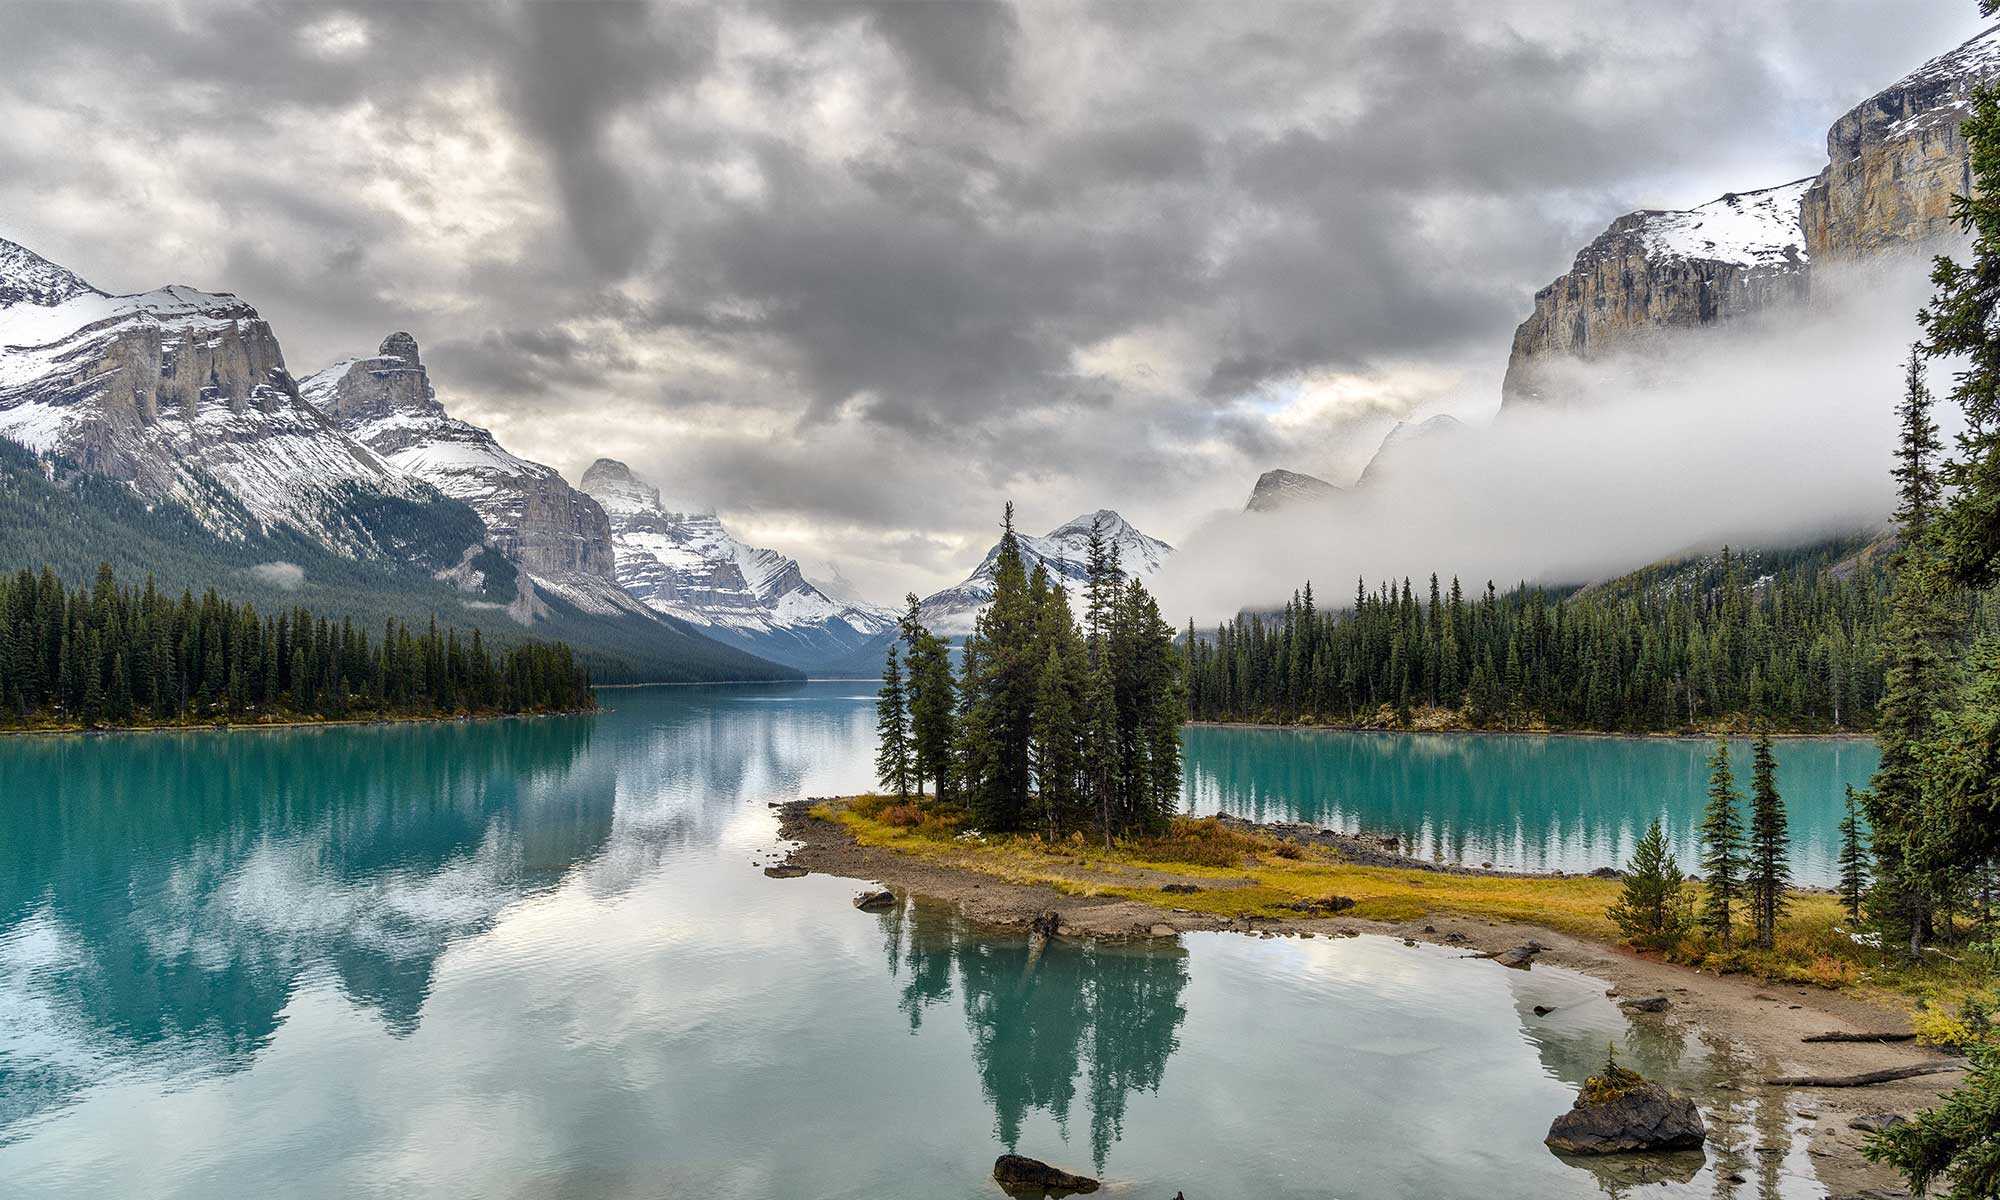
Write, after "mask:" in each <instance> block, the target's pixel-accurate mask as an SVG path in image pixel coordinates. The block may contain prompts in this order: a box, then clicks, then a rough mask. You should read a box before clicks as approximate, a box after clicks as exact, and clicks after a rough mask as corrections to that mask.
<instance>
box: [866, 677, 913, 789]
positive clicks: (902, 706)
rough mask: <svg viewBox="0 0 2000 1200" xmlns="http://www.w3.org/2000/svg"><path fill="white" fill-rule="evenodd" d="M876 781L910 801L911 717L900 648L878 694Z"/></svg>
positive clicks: (876, 709) (876, 700)
mask: <svg viewBox="0 0 2000 1200" xmlns="http://www.w3.org/2000/svg"><path fill="white" fill-rule="evenodd" d="M875 732H876V736H877V738H878V739H879V748H878V749H877V750H876V751H875V780H876V783H877V784H878V785H879V786H880V787H881V788H882V789H883V790H885V791H890V792H894V793H895V794H896V795H898V796H900V797H903V798H905V799H907V798H908V797H909V794H910V714H909V705H908V702H907V699H906V697H905V696H904V694H903V665H902V663H901V662H900V661H899V660H898V659H897V657H896V644H895V643H894V642H891V643H889V653H888V658H887V661H886V663H885V664H884V665H883V667H882V690H881V691H879V692H877V693H876V694H875Z"/></svg>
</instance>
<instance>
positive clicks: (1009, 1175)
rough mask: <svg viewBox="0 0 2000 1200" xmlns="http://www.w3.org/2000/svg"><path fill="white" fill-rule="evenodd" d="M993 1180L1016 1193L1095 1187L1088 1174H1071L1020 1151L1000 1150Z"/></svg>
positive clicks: (1039, 1193) (1054, 1192) (1038, 1193)
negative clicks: (1009, 1152)
mask: <svg viewBox="0 0 2000 1200" xmlns="http://www.w3.org/2000/svg"><path fill="white" fill-rule="evenodd" d="M993 1182H995V1183H997V1184H999V1185H1000V1186H1001V1188H1002V1189H1004V1190H1005V1191H1007V1192H1008V1193H1009V1194H1011V1195H1016V1196H1072V1195H1076V1194H1077V1193H1080V1192H1094V1191H1096V1190H1097V1188H1098V1183H1097V1181H1096V1180H1095V1179H1092V1178H1090V1177H1089V1176H1087V1175H1072V1174H1070V1173H1069V1172H1068V1171H1064V1170H1061V1169H1059V1168H1056V1167H1052V1166H1050V1165H1049V1164H1047V1163H1045V1162H1043V1161H1041V1160H1040V1159H1035V1158H1026V1157H1024V1156H1022V1155H1019V1154H1003V1155H1001V1156H1000V1157H999V1158H996V1159H994V1160H993Z"/></svg>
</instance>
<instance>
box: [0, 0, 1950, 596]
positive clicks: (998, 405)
mask: <svg viewBox="0 0 2000 1200" xmlns="http://www.w3.org/2000/svg"><path fill="white" fill-rule="evenodd" d="M1972 10H1973V6H1972V4H1971V3H1970V0H1966V2H1964V3H1958V2H1948V0H1937V2H1930V0H1926V2H1924V3H1920V4H1910V3H1908V2H1907V0H1771V2H1768V3H1762V4H1756V5H1743V4H1739V3H1734V2H1726V3H1725V2H1722V0H1703V2H1697V3H1694V4H1688V5H1660V4H1655V3H1636V2H1635V3H1617V2H1605V0H1569V2H1553V3H1552V2H1549V0H1533V2H1529V0H1522V2H1521V3H1504V2H1494V0H1477V2H1473V0H1468V2H1465V3H1443V2H1441V3H1426V4H1409V3H1395V2H1389V0H1382V2H1365V3H1364V2H1351V3H1324V4H1310V5H1306V4H1284V5H1281V4H1260V3H1251V4H1226V5H1225V4H1219V3H1218V4H1209V5H1162V4H1152V3H1137V4H1129V5H1123V4H1076V3H1071V2H1067V0H1065V2H1060V3H1048V4H1039V3H1037V4H1024V5H1020V6H1008V5H985V4H974V3H890V4H882V5H866V4H844V3H801V4H795V5H782V4H775V5H766V4H727V5H701V6H683V5H637V4H598V3H586V2H582V0H578V2H550V3H543V4H517V5H477V6H475V5H456V4H448V3H429V4H394V5H379V6H377V5H360V4H342V5H333V4H271V3H241V2H228V0H217V2H215V3H192V2H183V3H145V4H133V5H130V6H125V5H113V4H107V3H94V2H90V0H81V2H79V0H61V2H59V3H53V4H46V5H43V4H22V3H0V96H4V103H5V111H6V114H7V120H6V121H5V122H0V236H5V237H10V238H13V239H15V240H18V241H20V242H23V243H24V244H26V245H28V246H29V247H31V248H33V249H36V250H38V251H40V252H42V253H44V254H46V255H48V256H49V257H51V258H53V259H55V260H57V261H59V262H62V263H63V264H65V265H67V266H70V267H72V268H73V269H75V270H77V271H78V272H79V273H80V274H82V275H83V276H85V277H86V278H88V279H90V280H91V281H93V282H94V283H96V284H97V285H98V286H100V287H105V288H109V289H114V290H120V291H124V290H137V289H141V288H146V287H152V286H156V285H159V284H161V283H165V282H170V281H171V282H181V283H188V284H193V285H196V286H201V287H206V288H211V289H216V290H229V291H234V292H237V293H239V294H241V295H243V296H244V297H245V298H246V299H248V300H250V301H251V302H252V303H254V304H256V305H257V306H258V308H259V309H260V310H261V311H262V312H263V313H264V314H265V316H267V317H268V318H269V319H270V320H271V321H272V323H273V326H274V327H275V329H276V330H277V332H278V335H279V337H280V339H281V340H282V341H283V343H284V346H285V350H286V357H287V360H288V362H289V363H290V365H291V366H292V368H293V370H294V372H295V373H298V374H304V373H306V372H308V371H310V370H313V369H315V368H316V367H318V366H320V365H322V364H324V363H325V362H327V361H329V360H331V359H333V358H336V357H340V356H344V355H348V354H353V353H355V352H357V351H367V350H371V349H372V348H373V347H374V346H375V345H376V343H377V342H379V341H380V339H381V337H382V335H383V334H384V333H386V332H388V331H390V330H392V329H407V330H409V331H410V332H412V333H414V334H415V335H416V336H417V338H418V339H419V340H420V341H421V342H422V343H423V344H424V346H425V358H426V360H427V362H428V363H429V365H430V367H431V370H432V373H433V376H434V379H435V381H436V383H437V385H438V387H439V390H440V394H441V396H442V397H443V398H444V400H445V401H446V403H447V404H448V405H449V406H450V407H451V408H452V410H453V411H454V412H455V413H457V414H458V415H461V416H465V417H467V418H468V419H472V420H475V421H479V422H481V423H484V424H487V425H490V426H491V427H493V428H494V429H495V430H496V432H498V433H499V434H500V435H501V437H502V439H503V440H504V441H506V442H507V444H508V445H509V446H510V447H511V448H513V449H515V450H517V451H519V452H521V453H523V454H527V455H529V456H531V457H535V458H539V459H542V460H544V461H548V462H550V463H553V464H555V465H556V466H559V467H561V468H562V469H563V470H564V471H565V472H567V473H568V474H569V475H570V476H571V477H572V478H575V477H576V476H577V475H578V474H580V472H581V470H582V468H583V467H584V466H586V465H587V464H588V463H589V462H590V460H591V459H593V458H595V457H597V456H598V455H600V454H604V455H610V456H613V457H617V458H622V459H624V460H626V461H628V462H630V463H631V464H632V465H633V466H634V467H635V468H636V469H638V470H640V471H641V472H643V473H646V474H649V475H651V476H653V477H654V478H655V479H656V481H657V482H659V483H660V485H661V486H662V488H663V490H664V491H665V492H666V493H667V494H668V495H670V496H673V497H677V498H679V499H681V500H682V501H683V502H685V503H689V504H696V505H701V506H704V507H706V506H713V507H715V508H716V509H718V510H719V511H720V512H721V513H722V514H723V516H724V518H725V519H726V520H727V521H729V523H730V524H731V525H732V526H733V527H734V528H735V529H736V530H737V532H738V533H739V534H741V535H744V536H747V537H749V538H751V539H753V540H756V541H759V542H762V543H764V544H772V545H777V546H779V547H781V548H783V549H785V550H788V551H790V552H793V553H796V554H799V555H801V556H802V557H807V558H811V559H820V560H832V561H835V562H837V563H839V565H840V567H841V568H842V570H843V571H844V572H845V573H846V575H848V576H849V577H851V578H852V579H853V580H855V581H856V582H857V583H858V584H859V585H860V586H861V587H862V589H863V590H864V591H866V592H867V593H869V594H870V595H872V596H874V597H875V598H877V599H882V598H887V597H893V596H896V595H900V594H901V593H902V592H903V591H905V590H908V589H911V588H915V589H917V590H920V591H921V590H926V589H928V588H929V587H933V586H936V585H939V584H943V583H948V582H950V581H952V580H954V579H956V578H957V577H959V576H961V575H962V574H964V572H965V570H966V569H967V568H968V567H969V566H970V565H971V564H972V562H974V561H976V559H977V557H978V555H979V553H981V552H982V551H983V549H984V547H985V546H986V544H988V543H989V542H990V541H991V538H992V531H993V525H994V518H995V514H996V513H997V510H998V507H999V503H1000V501H1001V500H1002V499H1003V498H1006V497H1012V498H1013V499H1015V500H1016V501H1017V502H1018V504H1019V506H1020V509H1021V513H1022V519H1023V523H1024V524H1025V525H1027V526H1029V527H1030V528H1033V529H1040V528H1045V527H1048V526H1052V525H1054V524H1056V523H1057V522H1059V521H1061V520H1063V519H1065V518H1067V517H1069V516H1071V515H1074V514H1075V513H1076V512H1079V511H1083V510H1087V509H1090V508H1095V507H1099V506H1110V507H1115V508H1118V509H1119V510H1121V511H1123V512H1124V513H1126V515H1127V516H1129V517H1131V518H1132V519H1133V520H1134V521H1135V522H1136V523H1138V524H1139V525H1140V526H1141V527H1142V528H1145V529H1147V530H1148V531H1149V532H1152V533H1155V534H1157V535H1159V536H1163V537H1166V538H1167V539H1169V540H1177V539H1180V538H1183V537H1185V536H1188V535H1189V534H1191V533H1192V532H1193V531H1194V530H1196V529H1197V528H1198V527H1199V526H1200V525H1201V524H1202V522H1203V521H1204V520H1205V519H1206V518H1207V517H1208V516H1209V515H1210V514H1212V513H1213V512H1214V511H1215V510H1217V509H1219V508H1233V507H1238V506H1240V505H1241V502H1242V498H1243V496H1244V495H1245V494H1246V493H1247V491H1248V488H1249V486H1250V483H1251V482H1252V480H1254V478H1255V477H1256V475H1257V474H1258V473H1259V472H1261V471H1263V470H1265V469H1267V468H1269V467H1273V466H1286V467H1290V468H1293V469H1297V470H1305V471H1312V472H1316V473H1321V474H1325V475H1328V476H1330V477H1333V478H1336V479H1341V478H1344V477H1345V476H1346V475H1351V474H1352V472H1353V471H1354V470H1356V469H1358V467H1359V465H1360V463H1361V462H1362V461H1364V460H1365V459H1366V457H1367V454H1368V452H1370V451H1371V450H1372V449H1373V442H1374V441H1375V440H1376V439H1379V437H1380V434H1381V432H1382V430H1383V428H1385V427H1386V425H1387V424H1388V423H1389V422H1391V421H1392V420H1393V419H1395V418H1396V417H1398V416H1402V415H1406V414H1417V415H1428V414H1430V413H1434V412H1453V413H1457V414H1459V415H1462V416H1466V417H1468V418H1474V419H1483V418H1484V417H1486V416H1487V415H1489V414H1490V413H1491V411H1492V410H1493V408H1494V407H1495V405H1496V404H1497V398H1498V382H1499V377H1500V373H1501V370H1502V368H1503V367H1504V365H1505V359H1506V352H1507V344H1508V337H1509V335H1510V332H1511V330H1512V328H1513V326H1514V324H1515V323H1516V322H1518V321H1519V320H1520V319H1521V317H1522V316H1523V315H1524V314H1525V313H1526V311H1527V309H1528V307H1529V304H1530V298H1531V296H1532V294H1533V292H1534V290H1535V289H1536V288H1537V287H1539V286H1540V285H1542V284H1544V283H1546V282H1547V281H1548V280H1549V279H1550V278H1552V277H1554V276H1555V275H1556V274H1558V273H1560V272H1561V271H1562V270H1563V269H1565V268H1566V267H1567V265H1568V261H1569V259H1570V257H1571V256H1572V255H1573V254H1574V253H1575V251H1576V250H1577V248H1578V247H1579V246H1580V245H1581V244H1582V243H1583V242H1584V241H1587V240H1588V239H1589V238H1590V237H1591V236H1593V235H1594V234H1595V233H1596V232H1597V231H1598V230H1600V229H1601V228H1602V227H1603V226H1604V225H1605V224H1606V223H1607V222H1608V221H1609V220H1610V219H1611V218H1612V217H1614V216H1616V215H1618V214H1620V213H1622V212H1625V211H1628V210H1630V209H1633V208H1637V207H1683V206H1687V205H1690V204H1694V203H1698V202H1701V201H1703V200H1707V199H1710V198H1712V197H1713V196H1715V195H1717V194H1719V193H1721V192H1723V191H1726V190H1747V189H1750V188H1754V187H1760V186H1764V185H1768V184H1773V183H1778V182H1782V181H1785V180H1789V179H1794V178H1797V177H1800V176H1803V175H1806V174H1810V173H1812V172H1814V171H1817V170H1818V169H1819V167H1820V166H1821V164H1822V162H1823V156H1824V140H1823V139H1824V135H1825V129H1826V127H1827V125H1828V124H1830V123H1831V122H1832V121H1833V119H1834V118H1835V117H1837V116H1838V115H1839V114H1840V113H1841V112H1842V111H1844V110H1845V109H1846V108H1848V107H1850V106H1852V105H1853V104H1855V103H1858V102H1859V101H1861V100H1862V99H1864V98H1865V97H1866V96H1867V95H1869V94H1870V93H1871V92H1873V91H1875V90H1877V89H1879V88H1880V87H1882V86H1884V85H1886V84H1887V83H1889V82H1891V81H1893V80H1894V79H1895V78H1897V77H1898V76H1900V75H1902V74H1903V73H1904V72H1906V71H1907V70H1909V69H1910V68H1912V67H1914V66H1915V65H1917V64H1918V63H1919V62H1921V61H1922V60H1924V59H1925V58H1927V57H1930V56H1931V55H1933V54H1936V53H1940V52H1942V51H1944V50H1946V49H1948V48H1950V47H1951V46H1953V45H1955V44H1957V43H1958V42H1959V41H1961V40H1963V39H1964V38H1966V37H1969V36H1971V35H1972V34H1973V33H1975V32H1977V30H1978V28H1979V23H1978V22H1977V19H1976V17H1975V15H1974V13H1973V11H1972ZM1515 573H1517V574H1518V572H1515ZM1371 574H1372V573H1371Z"/></svg>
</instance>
